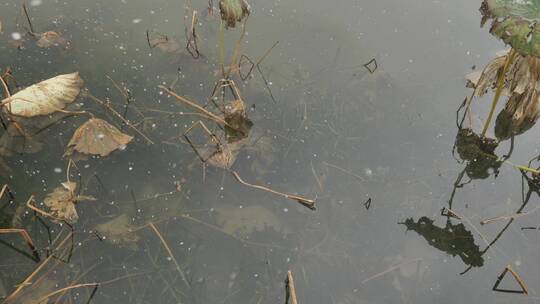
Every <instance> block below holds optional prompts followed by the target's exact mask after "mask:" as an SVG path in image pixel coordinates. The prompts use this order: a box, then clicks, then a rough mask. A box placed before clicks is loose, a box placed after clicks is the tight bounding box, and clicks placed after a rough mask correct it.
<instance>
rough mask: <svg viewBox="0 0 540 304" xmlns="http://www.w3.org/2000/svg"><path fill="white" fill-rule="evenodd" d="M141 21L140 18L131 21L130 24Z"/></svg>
mask: <svg viewBox="0 0 540 304" xmlns="http://www.w3.org/2000/svg"><path fill="white" fill-rule="evenodd" d="M141 21H142V19H141V18H137V19H133V20H131V22H133V23H134V24H137V23H141Z"/></svg>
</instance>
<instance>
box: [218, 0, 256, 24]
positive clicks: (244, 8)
mask: <svg viewBox="0 0 540 304" xmlns="http://www.w3.org/2000/svg"><path fill="white" fill-rule="evenodd" d="M219 11H220V13H221V19H222V20H223V21H225V24H226V26H227V27H235V26H236V22H241V21H242V19H244V18H245V17H247V16H249V14H250V11H251V8H250V6H249V4H248V3H247V2H246V1H245V0H220V1H219Z"/></svg>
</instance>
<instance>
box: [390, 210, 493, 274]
mask: <svg viewBox="0 0 540 304" xmlns="http://www.w3.org/2000/svg"><path fill="white" fill-rule="evenodd" d="M433 223H434V220H432V219H430V218H428V217H427V216H423V217H421V218H419V219H418V221H416V222H415V221H414V219H413V218H408V219H406V220H405V221H404V222H403V223H401V224H403V225H405V226H406V227H407V231H409V230H412V231H414V232H416V233H418V234H419V235H421V236H422V237H424V238H425V239H426V241H427V242H428V243H429V245H431V246H433V247H435V248H437V249H439V250H441V251H444V252H446V253H447V254H449V255H451V256H459V257H460V258H461V260H462V261H463V262H464V263H465V264H467V265H470V266H472V267H481V266H483V265H484V259H483V258H482V252H481V251H480V249H479V247H478V245H476V244H475V243H474V237H473V235H472V233H471V232H470V231H468V230H467V229H466V228H465V225H463V224H462V223H459V224H452V223H450V221H448V222H447V223H446V226H445V227H438V226H437V225H434V224H433Z"/></svg>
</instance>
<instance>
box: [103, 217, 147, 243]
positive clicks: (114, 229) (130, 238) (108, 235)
mask: <svg viewBox="0 0 540 304" xmlns="http://www.w3.org/2000/svg"><path fill="white" fill-rule="evenodd" d="M134 228H135V227H134V226H133V224H132V223H131V220H130V219H129V217H128V216H127V215H125V214H122V215H120V216H118V217H116V218H114V219H112V220H110V221H108V222H105V223H102V224H99V225H97V226H96V231H97V232H98V233H99V234H100V235H102V236H104V237H105V241H107V242H109V243H111V244H114V245H124V246H126V247H127V248H129V249H133V250H136V249H137V244H136V242H137V241H139V236H138V235H137V234H136V233H134V232H133V230H134Z"/></svg>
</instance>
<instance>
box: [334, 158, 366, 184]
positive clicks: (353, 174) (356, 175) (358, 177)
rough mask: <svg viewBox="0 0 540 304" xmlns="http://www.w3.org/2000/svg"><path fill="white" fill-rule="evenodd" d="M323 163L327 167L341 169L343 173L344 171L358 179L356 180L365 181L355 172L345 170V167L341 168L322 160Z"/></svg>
mask: <svg viewBox="0 0 540 304" xmlns="http://www.w3.org/2000/svg"><path fill="white" fill-rule="evenodd" d="M323 164H325V165H327V166H328V167H331V168H334V169H337V170H339V171H341V172H343V173H346V174H348V175H350V176H352V177H354V178H356V179H358V180H359V181H361V182H364V181H366V180H365V179H364V178H363V177H361V176H360V175H358V174H355V173H352V172H351V171H349V170H346V169H343V168H341V167H339V166H336V165H333V164H330V163H327V162H323Z"/></svg>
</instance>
